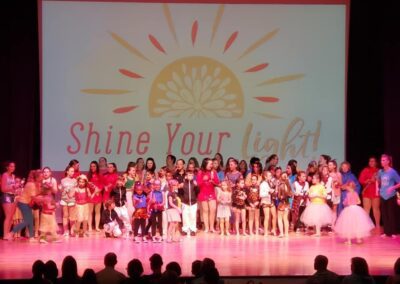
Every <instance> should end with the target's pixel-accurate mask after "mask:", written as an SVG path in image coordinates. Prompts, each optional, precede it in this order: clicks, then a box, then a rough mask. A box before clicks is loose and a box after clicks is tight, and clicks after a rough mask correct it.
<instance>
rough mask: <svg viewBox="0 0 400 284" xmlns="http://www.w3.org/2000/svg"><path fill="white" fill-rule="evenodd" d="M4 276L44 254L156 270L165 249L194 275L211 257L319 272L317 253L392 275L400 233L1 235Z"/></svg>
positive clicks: (249, 270)
mask: <svg viewBox="0 0 400 284" xmlns="http://www.w3.org/2000/svg"><path fill="white" fill-rule="evenodd" d="M0 251H1V254H0V267H1V269H0V279H13V278H28V277H31V266H32V263H33V262H34V261H35V260H37V259H41V260H43V261H47V260H50V259H51V260H54V261H55V262H56V263H57V265H58V267H59V270H61V263H62V260H63V258H64V257H65V256H66V255H72V256H74V257H75V258H76V259H77V261H78V269H79V273H80V274H82V273H83V271H84V270H85V269H86V268H88V267H90V268H93V269H94V270H95V271H97V270H100V269H101V268H102V267H103V257H104V255H105V254H106V253H107V252H115V253H116V254H117V255H118V264H117V269H118V270H120V271H122V272H124V273H126V265H127V263H128V262H129V260H131V259H133V258H139V259H140V260H141V261H142V263H143V266H144V271H145V274H147V273H149V272H150V267H149V261H148V259H149V257H150V256H151V255H152V254H153V253H159V254H160V255H161V256H162V257H163V259H164V266H165V265H166V264H167V263H168V262H170V261H177V262H179V263H180V264H181V266H182V272H183V276H190V271H191V263H192V261H194V260H196V259H203V258H205V257H211V258H213V259H214V260H215V262H216V265H217V268H218V270H219V272H220V275H222V276H230V275H232V276H239V275H242V276H243V275H252V276H256V275H275V276H277V275H309V274H312V273H314V269H313V260H314V257H315V256H316V255H317V254H324V255H326V256H328V258H329V269H331V270H333V271H335V272H337V273H338V274H342V275H346V274H349V273H350V259H351V257H354V256H360V257H364V258H365V259H366V260H367V261H368V263H369V268H370V273H371V274H373V275H388V274H391V273H392V271H393V265H394V262H395V260H396V259H397V258H398V257H399V256H400V238H397V239H395V240H393V239H391V238H381V237H379V236H372V237H370V238H368V239H366V240H365V242H364V244H362V245H355V244H354V245H351V246H349V245H346V244H343V243H342V242H340V241H339V240H338V239H336V238H335V237H334V236H330V235H326V236H322V237H321V238H315V237H312V236H305V235H299V234H295V233H291V235H290V237H289V238H288V239H279V238H277V237H273V236H269V237H264V236H252V237H243V236H239V237H237V236H225V237H221V236H219V235H216V234H204V233H202V232H200V233H198V235H197V236H196V237H183V241H182V242H180V243H166V242H163V243H151V242H149V243H141V244H136V243H134V242H133V241H132V240H126V239H106V238H104V237H103V236H102V234H100V233H98V234H97V235H92V236H90V237H89V238H69V239H64V240H63V242H62V243H49V244H39V243H29V242H27V241H22V240H21V241H14V242H10V241H0Z"/></svg>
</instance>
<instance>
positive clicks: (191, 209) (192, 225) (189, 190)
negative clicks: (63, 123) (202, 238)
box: [179, 172, 199, 236]
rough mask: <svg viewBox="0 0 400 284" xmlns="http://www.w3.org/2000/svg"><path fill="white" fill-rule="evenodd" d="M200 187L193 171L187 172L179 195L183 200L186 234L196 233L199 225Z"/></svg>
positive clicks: (183, 229)
mask: <svg viewBox="0 0 400 284" xmlns="http://www.w3.org/2000/svg"><path fill="white" fill-rule="evenodd" d="M198 194H199V187H198V186H197V182H196V181H194V174H193V172H187V173H186V177H185V179H184V181H183V185H182V188H181V189H179V197H180V198H181V200H182V221H183V225H182V232H183V233H184V234H186V235H188V236H189V235H192V236H195V235H196V231H197V226H196V221H197V218H196V217H197V195H198Z"/></svg>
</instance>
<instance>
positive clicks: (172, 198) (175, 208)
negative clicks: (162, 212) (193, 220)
mask: <svg viewBox="0 0 400 284" xmlns="http://www.w3.org/2000/svg"><path fill="white" fill-rule="evenodd" d="M168 184H169V192H168V209H167V220H168V231H167V242H169V243H170V242H172V241H176V242H179V241H180V237H179V231H178V223H179V222H181V213H182V211H181V200H180V198H179V197H178V181H177V180H176V179H172V180H170V181H169V183H168Z"/></svg>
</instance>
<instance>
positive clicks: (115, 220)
mask: <svg viewBox="0 0 400 284" xmlns="http://www.w3.org/2000/svg"><path fill="white" fill-rule="evenodd" d="M114 208H115V203H114V201H113V200H111V199H109V200H107V201H106V202H105V209H104V211H103V213H102V214H101V222H102V223H103V228H104V233H105V235H106V238H109V237H114V238H118V237H120V236H121V235H122V231H121V230H122V229H124V223H123V222H122V220H121V219H120V218H119V217H118V214H117V212H115V210H114Z"/></svg>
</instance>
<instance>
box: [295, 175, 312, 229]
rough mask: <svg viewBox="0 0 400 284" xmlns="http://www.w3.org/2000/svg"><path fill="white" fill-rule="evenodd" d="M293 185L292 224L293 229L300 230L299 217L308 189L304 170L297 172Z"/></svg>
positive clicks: (305, 202) (305, 201)
mask: <svg viewBox="0 0 400 284" xmlns="http://www.w3.org/2000/svg"><path fill="white" fill-rule="evenodd" d="M293 187H294V198H293V207H292V222H293V224H294V230H295V231H296V232H300V225H301V222H300V218H299V217H300V215H301V214H302V213H303V211H304V208H305V206H306V205H307V194H308V191H309V185H308V182H307V175H306V173H305V172H304V171H300V172H298V173H297V181H295V182H294V184H293Z"/></svg>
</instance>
